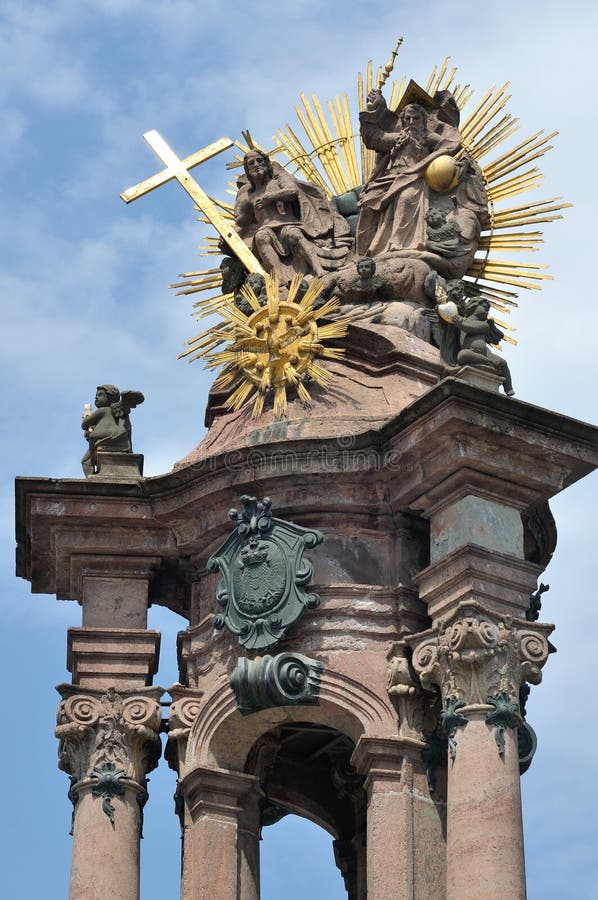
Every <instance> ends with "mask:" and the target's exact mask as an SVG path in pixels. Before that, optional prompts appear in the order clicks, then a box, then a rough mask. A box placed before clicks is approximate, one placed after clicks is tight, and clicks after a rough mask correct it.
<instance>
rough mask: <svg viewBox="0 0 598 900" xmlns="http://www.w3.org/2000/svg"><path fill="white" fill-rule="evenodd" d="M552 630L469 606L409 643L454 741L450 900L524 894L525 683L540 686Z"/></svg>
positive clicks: (451, 743) (450, 785)
mask: <svg viewBox="0 0 598 900" xmlns="http://www.w3.org/2000/svg"><path fill="white" fill-rule="evenodd" d="M551 630H552V626H550V625H542V624H539V623H532V622H527V621H526V620H521V619H513V618H511V617H510V616H505V617H504V618H503V617H500V616H498V615H496V614H494V613H490V612H488V610H486V609H485V608H484V607H482V606H481V604H479V603H476V602H474V601H463V602H461V603H459V604H458V605H457V608H456V609H455V610H454V611H453V613H452V615H451V616H448V617H447V618H446V619H442V620H440V621H439V623H438V624H437V625H436V626H435V627H433V628H431V629H430V630H429V631H427V632H423V633H421V634H419V635H413V636H410V637H409V638H407V639H406V641H407V643H409V644H410V645H411V646H412V648H413V657H412V662H413V667H414V669H415V671H416V672H417V673H418V674H419V676H420V680H421V683H422V686H423V687H424V688H426V689H432V688H433V687H434V686H436V687H439V688H440V691H441V695H442V701H443V710H442V722H443V725H444V728H445V731H446V732H447V734H448V738H449V759H448V789H447V800H448V810H447V893H446V897H447V900H480V898H482V897H497V898H498V897H501V898H502V897H505V898H509V900H522V898H525V896H526V890H525V868H524V859H523V831H522V821H521V798H520V786H519V759H518V748H517V726H518V725H519V723H520V721H521V718H520V713H519V701H518V695H519V687H520V685H521V683H522V682H523V681H530V682H532V683H534V684H537V683H538V682H539V681H540V679H541V672H540V667H541V666H542V665H543V664H544V662H545V661H546V659H547V657H548V652H549V645H548V640H547V635H548V634H550V631H551Z"/></svg>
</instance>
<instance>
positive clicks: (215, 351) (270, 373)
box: [179, 270, 347, 418]
mask: <svg viewBox="0 0 598 900" xmlns="http://www.w3.org/2000/svg"><path fill="white" fill-rule="evenodd" d="M187 274H189V275H190V276H192V275H197V278H198V279H199V278H202V277H203V278H205V279H207V278H208V277H210V276H213V274H214V270H207V271H205V272H202V273H187ZM302 290H303V293H302V296H300V293H301V291H302ZM321 291H322V284H321V282H320V281H319V280H318V279H314V280H313V281H312V282H311V283H310V284H309V286H308V288H307V290H304V283H303V277H302V276H301V275H297V276H295V278H294V279H293V281H292V282H291V284H290V286H289V289H288V294H287V296H286V297H284V298H281V296H280V292H279V283H278V278H277V276H276V275H275V274H272V275H268V276H266V279H265V294H266V296H265V302H264V299H263V298H262V297H259V298H258V296H257V295H256V294H255V292H254V291H253V289H252V288H251V287H249V286H248V285H244V286H243V287H242V288H241V291H240V293H241V294H242V296H243V298H244V299H245V300H246V301H247V303H248V304H249V308H250V312H249V313H248V314H247V315H246V314H245V313H244V312H242V311H241V310H240V309H238V307H237V306H236V304H235V298H234V296H233V295H232V294H224V295H221V296H220V297H219V298H217V302H216V306H215V307H212V306H210V303H211V301H203V303H204V304H205V305H204V306H203V308H201V309H200V310H199V311H198V313H197V316H198V318H200V317H202V316H204V315H208V314H209V313H211V312H217V313H218V314H219V315H220V317H221V318H222V320H223V322H222V324H221V325H220V326H216V327H212V328H207V329H206V330H205V331H202V332H201V333H200V334H198V335H196V336H195V337H193V338H191V339H190V340H189V341H187V345H186V348H185V350H184V351H183V352H182V353H181V354H179V359H180V358H183V357H190V361H192V360H194V359H199V358H202V359H203V360H204V361H205V364H206V367H207V368H210V369H219V370H220V371H219V374H218V376H217V378H216V380H215V382H214V388H215V389H216V390H229V389H230V390H231V393H230V394H229V396H228V397H227V399H226V400H225V401H224V406H225V407H226V408H227V409H230V410H238V409H240V408H241V407H242V406H243V405H244V404H245V402H246V401H247V400H249V399H250V398H253V409H252V414H253V416H254V417H255V418H257V417H259V416H260V415H261V414H262V412H263V410H264V405H265V403H266V400H267V398H268V397H271V398H272V402H273V409H274V415H275V417H276V418H282V417H284V416H285V415H286V414H287V408H288V398H287V391H288V390H290V389H291V390H293V391H294V393H295V394H296V396H297V397H298V399H299V401H300V402H301V403H302V404H303V405H304V406H309V404H310V400H311V398H310V394H309V390H308V387H307V383H308V382H309V381H310V380H312V381H314V382H316V384H319V385H321V386H323V387H327V386H328V384H329V383H330V381H331V379H332V377H333V376H332V373H331V372H329V371H328V370H327V369H326V368H324V366H322V365H321V362H320V361H321V360H322V359H331V360H338V359H341V358H342V355H343V350H342V348H339V347H330V346H328V344H327V341H330V340H334V339H335V338H341V337H344V335H345V334H346V332H347V323H346V322H344V321H342V320H337V321H331V322H325V323H322V321H321V320H322V319H325V318H326V317H327V316H329V315H330V313H332V312H334V311H335V310H336V309H337V307H338V306H339V301H338V300H336V299H335V300H327V301H326V302H324V303H323V304H321V305H320V306H317V307H316V304H317V303H318V302H319V301H320V300H321ZM260 301H261V302H260ZM195 305H196V307H197V306H199V304H195Z"/></svg>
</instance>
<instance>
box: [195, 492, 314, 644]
mask: <svg viewBox="0 0 598 900" xmlns="http://www.w3.org/2000/svg"><path fill="white" fill-rule="evenodd" d="M241 502H242V504H243V509H242V511H241V512H239V511H238V510H236V509H233V510H231V511H230V512H229V517H230V518H231V519H232V520H233V521H234V522H235V523H236V528H235V530H234V531H233V533H232V534H231V535H230V537H229V538H228V539H227V540H226V541H225V542H224V544H223V545H222V546H221V547H220V549H219V550H218V551H217V552H216V553H215V554H214V555H213V556H211V557H210V559H209V560H208V571H209V572H221V573H222V579H221V581H220V584H219V587H218V591H217V594H216V599H217V601H218V603H219V604H220V606H221V607H222V609H223V612H222V613H221V614H219V615H217V616H215V617H214V628H216V629H220V628H223V627H225V626H226V628H228V630H229V631H231V632H232V633H233V634H235V635H237V636H238V638H239V643H240V644H241V645H242V646H244V647H246V648H247V649H248V650H264V649H266V648H267V647H271V646H273V645H274V644H276V643H277V642H278V641H279V640H281V639H282V638H283V637H284V636H285V633H286V631H287V629H288V628H290V627H291V625H294V623H295V622H296V621H297V620H298V619H299V618H300V616H301V615H302V614H303V611H304V610H305V609H315V607H317V606H318V605H319V603H320V598H319V596H318V595H317V594H313V593H308V592H307V591H306V590H305V588H306V586H307V584H308V583H309V581H310V580H311V577H312V574H313V567H312V565H311V563H310V562H309V560H307V559H304V557H303V553H304V551H305V549H307V548H311V547H316V546H317V545H318V544H321V543H322V541H323V540H324V535H323V534H322V533H321V532H319V531H316V530H315V529H307V528H302V527H301V526H300V525H295V524H294V523H292V522H285V521H283V520H282V519H276V518H274V517H273V516H272V513H271V510H270V507H271V501H270V499H269V498H268V497H265V498H264V500H263V501H258V500H257V499H256V498H255V497H249V496H247V495H243V496H242V497H241Z"/></svg>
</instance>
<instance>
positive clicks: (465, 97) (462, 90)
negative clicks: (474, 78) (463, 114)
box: [453, 84, 475, 110]
mask: <svg viewBox="0 0 598 900" xmlns="http://www.w3.org/2000/svg"><path fill="white" fill-rule="evenodd" d="M474 93H475V91H474V90H472V89H471V87H470V86H469V85H468V84H464V85H463V87H461V85H460V84H457V85H455V88H454V91H453V96H454V98H455V103H456V104H457V106H458V107H459V109H460V110H461V109H463V108H464V107H465V106H467V104H468V103H469V101H470V100H471V98H472V97H473V95H474Z"/></svg>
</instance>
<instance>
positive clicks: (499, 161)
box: [274, 41, 571, 290]
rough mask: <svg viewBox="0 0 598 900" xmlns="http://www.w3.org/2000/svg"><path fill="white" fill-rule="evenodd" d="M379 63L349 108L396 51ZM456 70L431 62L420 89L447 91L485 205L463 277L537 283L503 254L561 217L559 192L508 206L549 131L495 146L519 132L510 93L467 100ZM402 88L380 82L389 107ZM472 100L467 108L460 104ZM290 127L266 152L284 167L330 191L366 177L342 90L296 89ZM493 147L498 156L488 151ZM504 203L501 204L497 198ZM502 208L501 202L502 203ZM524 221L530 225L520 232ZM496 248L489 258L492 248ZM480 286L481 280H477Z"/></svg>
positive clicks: (502, 90)
mask: <svg viewBox="0 0 598 900" xmlns="http://www.w3.org/2000/svg"><path fill="white" fill-rule="evenodd" d="M400 43H401V41H399V43H398V45H397V48H396V50H395V51H393V57H392V59H391V61H389V63H388V64H387V66H386V67H385V68H384V69H383V68H378V69H377V71H376V70H375V69H374V67H373V65H372V63H371V62H369V63H368V64H367V66H366V69H365V76H364V75H362V74H361V73H359V75H358V78H357V108H358V110H359V111H361V110H363V109H365V106H366V99H367V95H368V93H369V91H370V90H372V89H373V88H374V87H376V86H377V85H379V84H380V83H381V82H382V83H383V82H384V81H385V80H386V79H388V77H389V75H390V72H391V71H392V66H393V64H394V57H395V56H396V51H397V50H398V48H399V46H400ZM456 74H457V69H456V67H455V66H452V65H451V61H450V57H447V58H446V59H445V60H444V61H443V63H442V64H441V65H440V66H435V67H434V69H433V70H432V72H431V74H430V76H429V78H428V79H427V81H422V82H421V83H422V84H424V83H425V90H426V93H428V94H429V95H431V96H433V95H434V94H435V93H436V92H437V91H444V90H450V91H451V92H452V93H453V95H454V97H455V100H456V102H457V105H458V106H459V108H460V110H461V111H462V120H461V125H460V132H461V135H462V137H463V145H464V151H462V152H467V153H469V155H470V156H471V157H472V158H473V159H474V160H475V161H476V162H477V163H478V165H479V166H480V168H481V170H482V174H483V177H484V181H485V183H486V188H487V193H488V201H489V205H490V221H489V226H488V227H487V228H486V229H485V230H484V231H483V232H482V236H481V242H480V248H479V253H478V255H477V258H476V260H475V262H474V264H473V265H472V268H471V270H470V271H469V272H468V273H467V276H468V277H469V278H470V279H473V280H475V281H476V282H484V286H486V287H488V288H489V289H490V290H492V288H493V287H502V286H503V285H512V286H513V287H516V288H518V289H531V290H534V289H538V288H539V287H540V283H541V281H542V280H545V279H547V278H550V277H551V276H550V275H548V274H547V273H546V272H545V271H544V269H545V267H539V266H533V265H530V266H524V265H522V264H521V263H519V262H514V261H511V260H506V259H504V257H503V254H504V253H505V252H508V253H511V252H516V253H520V252H529V251H532V252H533V251H537V250H538V249H539V247H538V245H539V244H540V243H541V242H542V232H540V231H537V230H536V226H537V225H539V224H542V223H545V222H551V221H554V220H556V219H560V218H562V211H563V210H564V209H566V208H567V207H569V206H570V205H571V204H569V203H565V202H563V199H562V198H561V197H557V198H553V199H551V200H546V201H539V202H535V203H524V204H519V205H508V203H509V202H511V203H512V198H514V197H517V196H520V195H522V194H526V193H527V192H528V191H530V190H533V189H535V188H538V187H540V186H541V184H542V174H541V172H540V170H539V169H538V168H537V166H536V165H535V163H536V162H537V160H539V159H540V158H541V157H542V156H543V155H544V154H545V153H546V152H547V151H548V150H550V149H552V145H551V143H550V142H551V140H552V138H553V137H555V135H556V132H552V133H550V134H545V133H544V132H543V131H539V132H537V133H535V134H532V135H531V136H530V137H528V138H526V139H525V140H523V141H520V142H519V143H516V144H515V145H514V146H511V147H509V149H507V150H502V152H500V150H499V148H500V149H502V148H503V147H504V146H508V145H507V144H505V142H507V141H509V139H511V138H513V136H514V135H515V134H516V133H517V132H518V131H519V129H520V124H519V120H518V119H517V118H515V117H513V116H512V115H511V114H510V113H509V112H508V111H507V109H506V107H507V105H508V103H509V100H510V99H511V94H510V93H509V83H508V82H507V83H505V84H503V85H501V86H499V87H496V86H495V87H492V88H491V89H490V90H489V91H487V92H486V93H485V94H484V95H483V96H482V97H481V99H479V101H477V102H473V103H471V104H470V101H472V98H473V97H474V90H473V89H472V88H471V87H470V85H469V84H465V85H460V84H457V83H455V78H456ZM406 87H407V79H406V77H405V76H403V77H402V78H400V79H397V80H394V81H392V82H390V83H389V84H387V86H386V88H387V90H386V94H387V96H388V94H389V97H388V106H389V107H390V109H393V110H394V109H396V108H397V107H398V105H399V104H400V102H401V99H402V97H403V95H404V93H405V90H406ZM469 105H471V106H472V109H471V112H469V113H468V112H467V109H466V107H468V106H469ZM295 111H296V114H297V118H298V126H294V127H292V126H291V125H290V124H287V125H286V126H285V127H284V128H282V129H279V130H278V132H277V133H276V135H275V137H274V144H275V149H274V152H276V153H279V154H280V153H281V154H282V156H281V157H280V159H281V161H283V159H286V163H285V165H286V167H287V168H288V169H289V170H290V171H292V172H294V173H295V174H297V175H298V176H299V177H303V178H306V179H307V180H308V181H311V182H313V183H315V184H318V185H319V186H320V187H322V188H324V190H325V191H326V193H327V195H328V196H329V197H330V196H335V195H338V194H342V193H345V192H347V191H350V190H352V189H354V188H356V187H359V185H361V184H363V182H364V181H366V180H367V178H368V177H369V175H370V174H371V172H372V169H373V167H374V164H375V153H374V152H373V151H371V150H368V149H367V148H366V147H365V146H364V145H363V144H362V143H361V141H360V138H359V127H358V124H357V120H356V119H354V118H353V117H352V113H351V108H350V104H349V99H348V96H347V94H337V95H335V96H334V98H333V99H332V100H329V101H328V102H327V103H326V104H323V103H322V102H321V101H320V100H319V98H318V96H317V95H316V94H312V95H311V97H310V98H308V97H307V95H306V94H301V95H300V104H299V105H297V106H296V107H295ZM496 154H498V155H496ZM504 204H507V205H504ZM503 207H504V208H503ZM527 228H532V229H533V230H530V231H527V230H526V229H527ZM497 252H498V253H499V254H500V255H501V259H500V260H493V258H492V256H493V254H494V253H497ZM480 286H482V285H480Z"/></svg>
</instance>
